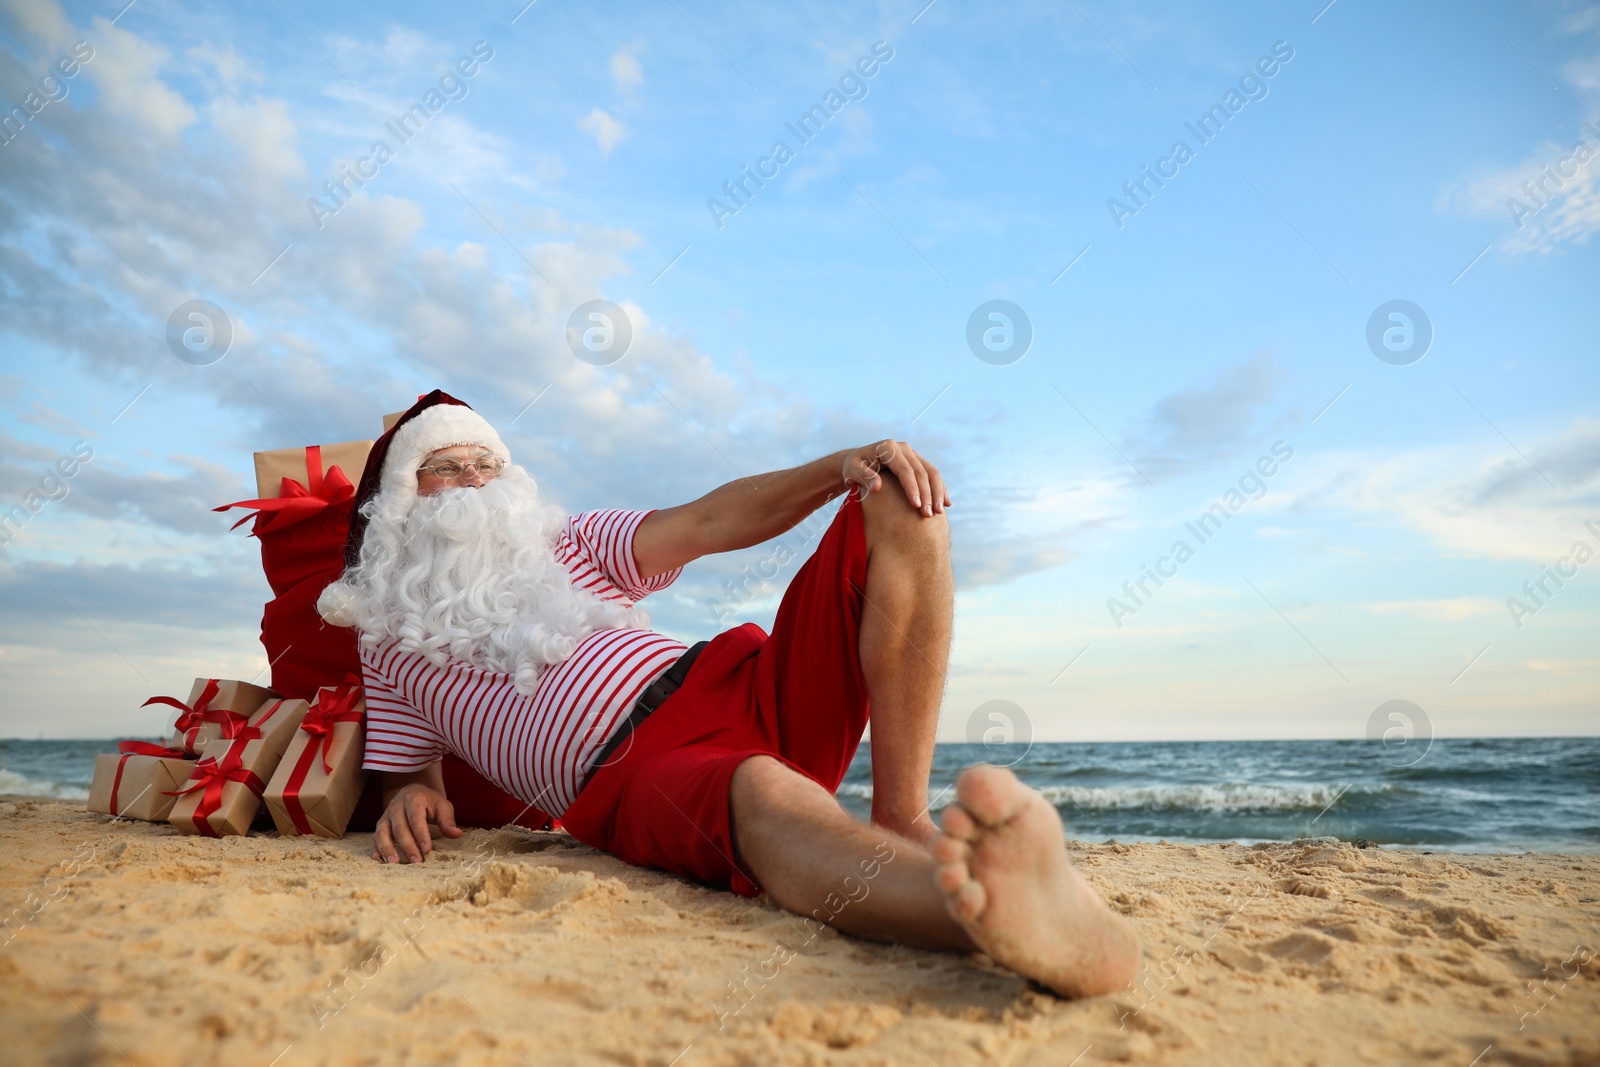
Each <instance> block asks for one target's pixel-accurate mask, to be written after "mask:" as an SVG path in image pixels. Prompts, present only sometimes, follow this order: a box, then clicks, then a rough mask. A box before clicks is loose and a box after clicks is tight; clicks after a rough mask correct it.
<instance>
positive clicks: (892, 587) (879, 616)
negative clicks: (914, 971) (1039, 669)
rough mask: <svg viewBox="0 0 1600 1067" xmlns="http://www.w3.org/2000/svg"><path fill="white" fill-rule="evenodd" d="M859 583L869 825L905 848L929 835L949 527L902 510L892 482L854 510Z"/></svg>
mask: <svg viewBox="0 0 1600 1067" xmlns="http://www.w3.org/2000/svg"><path fill="white" fill-rule="evenodd" d="M861 511H862V515H863V518H864V520H865V532H866V543H867V583H866V589H865V591H864V600H865V604H864V605H863V606H862V609H861V639H860V653H861V671H862V674H863V676H864V677H865V678H866V682H867V696H868V700H869V702H870V704H871V708H872V712H871V714H872V718H871V721H872V821H873V822H875V823H877V824H878V825H880V826H883V827H885V828H886V829H889V830H893V831H895V832H896V833H899V834H902V835H904V836H906V837H909V838H911V839H912V840H914V841H919V842H923V843H926V842H927V841H929V840H930V839H931V838H932V836H933V835H934V834H935V833H936V832H937V827H935V826H934V823H933V820H932V819H931V818H930V817H929V815H928V777H929V774H930V773H931V771H932V768H933V742H934V731H935V729H936V727H937V726H938V720H939V704H940V702H941V700H942V699H943V697H944V684H945V669H946V667H947V666H948V665H949V661H950V634H951V628H952V625H953V622H954V617H955V579H954V577H953V576H952V574H951V570H950V527H949V524H948V523H947V522H946V521H945V517H944V515H943V514H942V513H938V514H935V515H933V516H932V517H931V518H929V517H924V516H923V515H922V513H921V512H919V511H917V510H916V509H915V508H913V507H912V506H911V502H910V501H909V500H908V499H907V498H906V495H905V491H904V490H903V489H902V488H901V487H900V482H899V479H897V478H892V477H885V478H884V479H883V485H882V488H881V489H879V490H878V491H877V492H876V493H868V494H867V495H866V497H865V499H863V500H862V502H861Z"/></svg>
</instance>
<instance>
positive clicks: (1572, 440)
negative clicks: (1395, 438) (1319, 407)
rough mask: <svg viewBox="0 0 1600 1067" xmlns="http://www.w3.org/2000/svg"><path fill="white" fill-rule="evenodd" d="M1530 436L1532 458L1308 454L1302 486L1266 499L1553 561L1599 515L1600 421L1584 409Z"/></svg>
mask: <svg viewBox="0 0 1600 1067" xmlns="http://www.w3.org/2000/svg"><path fill="white" fill-rule="evenodd" d="M1521 445H1522V448H1523V451H1524V452H1526V453H1527V459H1524V458H1523V457H1522V456H1521V455H1519V454H1518V453H1517V452H1516V451H1514V450H1511V449H1505V448H1501V449H1494V448H1491V447H1488V446H1486V445H1481V444H1476V443H1475V444H1470V445H1454V446H1441V447H1438V448H1431V449H1420V450H1416V451H1412V452H1407V453H1403V454H1400V455H1391V454H1387V453H1379V452H1349V451H1347V452H1342V453H1337V454H1323V455H1320V456H1308V457H1306V459H1305V461H1304V466H1303V467H1302V468H1301V470H1300V471H1299V473H1298V477H1299V478H1300V482H1299V484H1300V486H1302V488H1299V489H1296V490H1294V491H1292V492H1286V493H1274V494H1271V495H1269V496H1268V497H1267V498H1266V499H1265V500H1263V501H1262V507H1263V508H1264V509H1275V510H1278V511H1283V510H1289V511H1294V512H1300V511H1309V512H1312V513H1314V514H1319V515H1326V514H1328V513H1329V512H1330V511H1343V512H1346V513H1348V514H1351V515H1353V516H1355V517H1357V518H1358V519H1360V520H1361V521H1362V522H1363V523H1365V524H1380V523H1381V524H1393V525H1398V526H1401V527H1403V528H1407V529H1410V530H1412V531H1414V532H1416V533H1418V534H1420V535H1421V536H1423V537H1424V538H1426V539H1427V540H1429V541H1431V542H1433V543H1434V544H1435V545H1436V546H1438V548H1439V549H1440V550H1441V551H1442V552H1443V553H1445V554H1447V555H1452V556H1459V557H1477V558H1484V559H1501V560H1520V561H1524V562H1531V563H1545V562H1549V561H1550V559H1551V558H1552V552H1554V553H1555V554H1557V555H1559V554H1560V553H1561V552H1564V551H1565V550H1566V549H1567V547H1568V546H1569V545H1570V544H1571V543H1572V539H1573V538H1575V537H1578V536H1581V535H1582V532H1583V523H1584V522H1585V521H1586V520H1593V519H1595V518H1597V517H1600V422H1596V421H1594V420H1592V419H1588V418H1581V417H1580V418H1578V419H1576V420H1574V422H1573V423H1572V424H1571V425H1570V426H1568V427H1567V428H1566V429H1565V430H1563V431H1562V432H1560V433H1559V434H1555V435H1552V436H1550V437H1547V438H1545V439H1543V440H1538V439H1533V440H1527V441H1523V442H1521ZM1530 461H1531V463H1532V464H1533V465H1534V466H1529V463H1530ZM1535 467H1537V469H1535ZM1541 472H1542V473H1541ZM1546 477H1548V478H1549V479H1550V482H1547V481H1546V480H1545V479H1546ZM1552 482H1553V483H1554V486H1552V484H1551V483H1552Z"/></svg>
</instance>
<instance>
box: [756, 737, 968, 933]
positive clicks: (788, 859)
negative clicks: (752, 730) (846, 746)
mask: <svg viewBox="0 0 1600 1067" xmlns="http://www.w3.org/2000/svg"><path fill="white" fill-rule="evenodd" d="M728 794H729V802H730V803H729V806H730V808H731V811H732V816H733V839H734V847H735V849H736V850H737V853H738V856H739V859H740V861H741V862H742V863H743V864H744V865H745V866H746V867H748V868H749V869H750V871H751V873H753V874H754V875H755V876H756V878H757V879H758V880H759V881H760V883H761V886H762V888H763V889H765V890H766V891H767V894H768V896H770V897H771V898H772V900H773V902H774V903H776V904H777V905H778V906H779V907H782V908H785V909H787V910H788V911H792V912H794V913H795V914H797V915H800V916H804V917H810V918H813V919H816V920H818V921H820V922H824V923H827V924H828V925H830V926H834V927H837V928H838V929H840V930H843V931H845V932H846V933H850V934H855V935H856V936H857V937H865V938H870V939H872V940H875V941H894V942H898V943H900V944H905V945H916V946H918V947H920V948H937V949H951V950H954V951H958V952H974V951H977V946H976V945H975V944H974V943H973V941H972V939H971V938H969V937H968V936H967V934H966V931H964V930H963V929H962V928H961V924H960V923H958V922H956V920H955V919H954V918H953V917H952V916H951V914H950V910H949V908H948V907H947V906H946V903H945V894H944V893H942V892H941V891H940V890H939V887H938V885H937V884H936V883H935V880H934V878H935V874H936V870H937V867H936V864H935V863H934V860H933V857H932V856H931V855H930V854H929V852H928V850H927V849H926V848H924V847H923V846H922V845H921V844H919V843H917V842H915V841H911V840H908V839H906V838H905V837H903V836H901V835H899V834H896V833H893V832H892V831H890V830H887V829H885V828H883V827H879V826H868V825H867V824H866V823H863V822H861V821H860V820H859V819H856V818H855V817H854V816H852V815H851V814H850V813H849V812H847V811H845V810H844V808H842V807H840V806H839V802H838V801H836V800H835V799H834V798H833V796H832V795H830V794H829V793H828V791H827V790H826V789H824V788H822V786H820V785H818V784H817V783H816V782H813V781H812V780H811V779H809V778H807V777H806V776H805V775H803V774H799V773H797V772H795V771H794V770H791V769H790V768H789V767H787V766H785V765H784V764H782V763H781V762H779V761H778V760H776V759H773V758H771V757H770V756H753V757H751V758H750V759H747V760H745V761H744V762H743V763H741V764H740V765H739V769H738V770H737V771H735V772H734V775H733V781H732V783H731V786H730V788H729V790H728Z"/></svg>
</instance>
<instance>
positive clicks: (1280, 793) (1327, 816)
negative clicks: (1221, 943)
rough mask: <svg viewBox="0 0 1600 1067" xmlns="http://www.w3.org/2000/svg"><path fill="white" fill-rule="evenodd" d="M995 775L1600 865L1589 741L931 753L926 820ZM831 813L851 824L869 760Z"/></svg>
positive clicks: (1103, 746) (1598, 743)
mask: <svg viewBox="0 0 1600 1067" xmlns="http://www.w3.org/2000/svg"><path fill="white" fill-rule="evenodd" d="M114 751H116V742H115V741H44V740H39V741H31V740H0V794H7V793H10V794H23V795H27V796H43V797H57V798H60V799H64V800H84V799H86V798H87V797H88V795H89V780H90V778H91V777H92V776H93V773H94V761H95V756H96V755H98V754H99V753H102V752H114ZM979 762H987V763H995V764H1002V765H1006V766H1010V767H1011V769H1012V770H1013V771H1015V772H1016V774H1017V776H1018V777H1019V778H1021V779H1022V781H1023V782H1025V783H1027V784H1028V785H1030V786H1032V787H1033V788H1035V789H1037V790H1039V791H1040V792H1041V793H1043V794H1044V796H1045V797H1046V798H1047V799H1048V800H1049V801H1050V802H1051V803H1052V804H1054V805H1055V807H1056V810H1057V811H1058V812H1060V814H1061V819H1062V822H1063V823H1064V824H1065V826H1066V829H1067V834H1068V836H1069V837H1072V838H1074V839H1077V840H1081V841H1094V842H1102V841H1120V842H1125V843H1131V842H1136V841H1162V840H1165V841H1174V842H1186V843H1192V844H1205V843H1211V842H1218V841H1234V842H1239V843H1242V844H1255V843H1258V842H1263V841H1287V840H1294V839H1297V838H1309V837H1332V838H1337V839H1340V840H1344V841H1351V842H1366V843H1368V844H1370V845H1375V846H1387V847H1392V848H1406V849H1418V850H1422V851H1438V852H1515V853H1521V852H1572V853H1588V854H1597V853H1600V738H1596V737H1582V738H1573V737H1557V738H1478V739H1473V738H1449V739H1437V738H1436V739H1434V740H1432V742H1431V743H1429V744H1427V745H1426V746H1425V747H1423V748H1418V747H1417V746H1411V748H1410V749H1409V750H1407V751H1403V752H1396V751H1394V749H1392V748H1389V747H1386V746H1385V745H1384V744H1383V743H1382V742H1381V741H1363V740H1350V741H1140V742H1084V743H1078V742H1074V743H1034V744H1032V745H1020V744H1017V745H995V746H984V745H967V744H949V745H939V746H938V748H937V750H936V751H935V754H934V764H933V775H932V779H931V783H930V788H929V795H928V800H929V804H930V807H931V808H932V810H933V811H934V812H935V813H937V812H938V811H939V810H940V809H941V808H943V807H944V806H945V805H946V804H948V803H950V802H951V800H952V799H954V796H955V789H954V785H955V779H956V775H957V774H958V773H960V771H961V769H962V768H963V767H966V766H968V765H970V764H973V763H979ZM839 800H840V802H841V803H842V804H844V806H845V807H846V808H848V809H850V810H851V811H853V812H855V813H856V814H857V815H860V816H861V817H863V818H865V817H866V816H867V815H868V814H869V813H870V810H871V804H872V762H871V746H870V744H863V745H862V746H861V749H860V751H859V752H858V753H857V755H856V758H855V761H854V762H853V763H852V764H851V766H850V770H849V772H848V774H847V775H846V776H845V780H844V782H843V784H842V785H841V786H840V788H839Z"/></svg>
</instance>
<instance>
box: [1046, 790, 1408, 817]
mask: <svg viewBox="0 0 1600 1067" xmlns="http://www.w3.org/2000/svg"><path fill="white" fill-rule="evenodd" d="M1385 790H1386V787H1378V789H1377V790H1376V791H1378V792H1383V791H1385ZM1373 791H1374V790H1372V789H1370V788H1366V789H1349V790H1346V789H1345V787H1344V786H1341V785H1326V784H1321V783H1306V784H1303V785H1263V784H1260V783H1252V784H1243V783H1224V784H1222V785H1153V786H1138V787H1135V788H1126V789H1119V788H1109V789H1107V788H1094V787H1089V786H1070V785H1051V786H1045V787H1044V788H1043V789H1042V790H1040V792H1042V793H1043V794H1044V796H1045V799H1046V800H1048V801H1050V803H1052V804H1055V805H1057V806H1060V805H1063V804H1071V805H1075V806H1077V807H1080V808H1088V809H1093V810H1097V811H1106V810H1116V809H1126V808H1143V809H1146V810H1152V811H1209V812H1234V811H1320V810H1322V809H1323V808H1326V807H1328V806H1329V805H1331V804H1332V803H1333V802H1334V801H1335V800H1336V799H1340V794H1341V792H1343V793H1344V794H1345V795H1349V794H1350V793H1367V792H1373Z"/></svg>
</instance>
